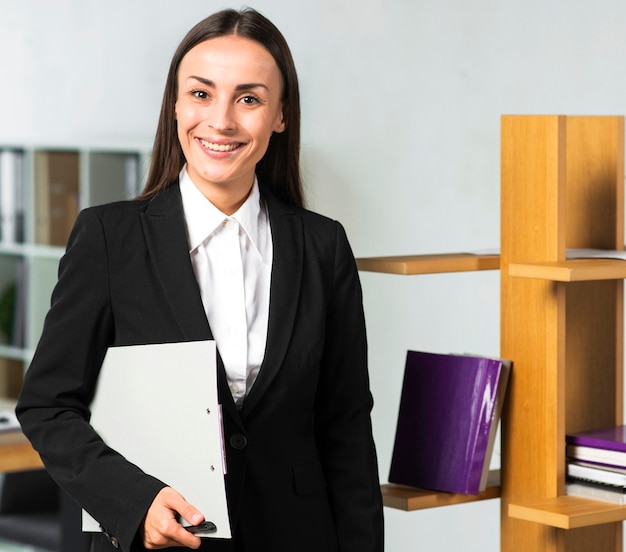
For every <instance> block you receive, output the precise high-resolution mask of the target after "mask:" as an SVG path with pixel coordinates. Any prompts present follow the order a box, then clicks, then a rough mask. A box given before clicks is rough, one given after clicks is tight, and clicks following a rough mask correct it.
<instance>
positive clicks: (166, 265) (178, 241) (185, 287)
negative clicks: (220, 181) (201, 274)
mask: <svg viewBox="0 0 626 552" xmlns="http://www.w3.org/2000/svg"><path fill="white" fill-rule="evenodd" d="M142 223H143V229H144V233H145V236H146V242H147V246H148V250H149V252H150V256H151V258H152V260H153V264H152V268H153V270H154V272H155V273H156V275H157V277H158V278H159V281H160V282H161V285H162V286H163V291H164V293H165V296H166V297H167V300H168V303H169V307H170V309H171V311H172V313H173V314H174V318H175V320H176V323H177V325H178V327H179V328H180V330H181V332H182V335H183V336H184V339H185V340H187V341H201V340H207V339H213V334H212V332H211V328H210V327H209V323H208V321H207V318H206V313H205V312H204V306H203V304H202V297H201V295H200V288H199V287H198V283H197V281H196V277H195V274H194V272H193V266H192V264H191V259H190V257H189V244H188V240H187V231H186V226H185V219H184V213H183V207H182V199H181V196H180V188H179V187H178V183H176V184H172V185H171V186H169V187H168V188H167V189H166V190H164V191H163V192H161V193H160V194H158V195H157V196H155V197H154V198H153V200H152V201H151V202H150V204H149V205H148V207H147V209H146V211H145V212H144V213H142ZM217 373H218V378H217V379H218V391H219V396H220V401H221V403H222V408H223V409H224V410H225V411H227V412H228V413H230V414H231V416H232V417H233V418H234V419H235V420H237V421H238V422H239V423H240V417H239V414H238V412H237V408H236V406H235V403H234V401H233V398H232V395H231V393H230V390H229V389H228V383H227V380H226V372H225V370H224V364H223V362H222V359H221V358H220V356H219V354H218V358H217Z"/></svg>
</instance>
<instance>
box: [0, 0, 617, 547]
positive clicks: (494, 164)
mask: <svg viewBox="0 0 626 552" xmlns="http://www.w3.org/2000/svg"><path fill="white" fill-rule="evenodd" d="M225 2H226V0H224V3H223V2H222V1H220V2H200V1H198V0H177V1H176V2H170V1H168V0H150V1H147V0H135V1H133V2H130V1H129V0H107V2H96V1H94V0H20V1H19V2H17V1H15V0H0V79H1V82H2V86H0V143H10V144H14V143H22V142H26V143H44V144H57V143H58V144H83V143H84V144H103V143H104V144H111V143H113V144H115V143H120V144H128V143H132V144H135V143H136V144H144V145H146V146H149V144H150V142H151V140H152V136H153V132H154V128H155V123H156V118H157V114H158V109H159V105H160V99H161V93H162V88H163V83H164V78H165V72H166V69H167V66H168V64H169V58H170V56H171V54H172V53H173V50H174V48H175V47H176V45H177V44H178V42H179V40H180V38H181V37H182V35H183V34H184V32H186V30H187V29H188V28H189V27H190V26H191V25H192V24H193V23H195V22H196V21H197V20H199V19H200V18H202V17H204V16H205V15H208V13H210V12H212V11H215V10H216V9H219V8H222V7H225V6H226V4H225ZM252 5H253V6H254V7H256V8H257V9H259V10H261V11H262V12H264V13H265V14H266V15H268V16H269V17H270V18H271V19H272V20H274V22H275V23H276V24H277V25H278V26H279V27H280V28H281V29H282V30H283V32H284V34H285V35H286V37H287V39H288V41H289V42H290V44H291V46H292V50H293V53H294V56H295V58H296V63H297V65H298V68H299V73H300V78H301V85H302V101H303V113H304V120H303V157H304V172H305V176H306V180H307V190H308V197H309V203H310V206H311V207H313V208H314V209H316V210H318V211H321V212H323V213H325V214H328V215H330V216H332V217H336V218H338V219H339V220H341V221H342V222H343V223H344V224H345V226H346V228H347V231H348V234H349V236H350V239H351V242H352V245H353V248H354V251H355V254H356V255H357V256H372V255H392V254H403V253H429V252H451V251H466V250H472V249H478V248H484V247H493V246H498V244H499V117H500V115H501V114H505V113H529V114H542V113H549V114H555V113H564V114H624V113H626V74H625V72H624V65H625V64H626V27H625V25H624V21H626V3H624V2H622V1H621V0H595V1H594V2H590V1H585V0H568V1H565V0H560V1H559V0H501V1H498V0H473V1H472V2H467V1H464V0H317V1H316V2H302V1H299V0H298V1H296V0H258V1H257V2H256V3H253V4H252ZM233 7H240V5H239V4H234V5H233ZM362 281H363V287H364V293H365V308H366V315H367V322H368V330H369V340H370V351H371V354H370V362H371V377H372V386H373V393H374V397H375V401H376V405H375V410H374V426H375V437H376V441H377V444H378V450H379V457H380V470H381V478H382V479H383V480H384V479H386V476H387V472H388V469H389V461H390V456H391V446H392V442H393V433H394V429H395V417H396V413H397V407H398V400H399V393H400V385H401V378H402V371H403V365H404V358H405V354H406V350H407V349H409V348H414V349H420V348H421V349H425V350H430V351H441V352H448V351H457V352H476V353H484V354H498V350H499V329H498V318H499V313H498V310H499V301H498V293H499V290H498V274H497V272H490V273H482V274H450V275H443V276H424V277H402V276H385V275H377V274H367V273H364V274H363V276H362ZM497 461H498V459H497V458H496V463H497ZM386 519H387V549H388V550H389V551H391V552H405V551H409V550H411V551H412V550H442V551H445V550H463V551H464V552H473V551H481V552H484V551H496V550H498V548H499V529H498V524H499V521H498V520H499V501H491V502H486V503H481V504H477V505H463V506H454V507H451V508H445V509H438V510H431V511H422V512H414V513H404V512H397V511H392V510H387V511H386Z"/></svg>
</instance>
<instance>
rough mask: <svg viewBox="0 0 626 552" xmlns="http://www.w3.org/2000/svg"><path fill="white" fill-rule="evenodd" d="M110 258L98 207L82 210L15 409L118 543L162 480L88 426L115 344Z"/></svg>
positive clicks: (65, 483) (133, 529)
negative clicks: (101, 376)
mask: <svg viewBox="0 0 626 552" xmlns="http://www.w3.org/2000/svg"><path fill="white" fill-rule="evenodd" d="M110 270H111V267H110V265H109V257H108V254H107V248H106V236H105V232H104V228H103V225H102V222H101V220H100V217H99V216H98V211H97V210H95V209H87V210H85V211H83V212H82V213H81V214H80V215H79V217H78V219H77V221H76V224H75V226H74V229H73V231H72V234H71V236H70V239H69V242H68V247H67V251H66V253H65V255H64V257H63V258H62V260H61V262H60V265H59V279H58V282H57V285H56V287H55V289H54V291H53V294H52V301H51V308H50V310H49V312H48V314H47V316H46V319H45V323H44V328H43V332H42V336H41V338H40V341H39V344H38V346H37V348H36V351H35V354H34V357H33V360H32V363H31V365H30V367H29V368H28V370H27V373H26V376H25V381H24V385H23V389H22V392H21V395H20V398H19V401H18V406H17V410H16V412H17V415H18V418H19V421H20V423H21V425H22V429H23V431H24V433H25V434H26V436H27V437H28V438H29V439H30V441H31V442H32V444H33V446H34V448H35V449H36V450H37V451H38V452H39V454H40V455H41V458H42V460H43V462H44V464H45V466H46V468H47V469H48V471H49V473H50V474H51V476H52V477H53V478H54V479H55V480H56V481H57V483H58V484H59V485H60V486H61V487H62V488H63V489H64V490H65V491H66V492H67V493H68V494H69V495H71V496H72V497H73V498H74V499H75V500H76V501H77V502H78V503H79V504H80V506H81V507H83V508H84V509H85V510H87V511H88V512H89V513H90V514H91V515H92V516H93V517H94V518H96V519H97V520H98V522H99V523H100V525H101V526H102V528H103V531H104V532H105V533H106V534H107V536H108V537H109V538H110V539H111V540H112V539H115V540H116V541H117V542H118V544H119V547H120V548H121V549H122V550H125V551H130V550H131V546H132V541H133V539H134V537H135V535H136V533H137V530H138V528H139V526H140V524H141V522H142V519H143V517H144V516H145V513H146V511H147V509H148V507H149V505H150V504H151V502H152V500H153V499H154V497H155V496H156V494H157V493H158V491H159V490H160V489H161V488H162V487H163V486H164V484H163V483H162V482H160V481H158V480H156V479H154V478H152V477H151V476H148V475H146V474H144V473H143V472H142V471H141V470H140V469H139V468H138V467H136V466H134V465H132V464H131V463H129V462H127V461H126V460H125V459H124V458H123V457H121V456H120V455H119V454H117V453H116V452H115V451H113V450H112V449H110V448H109V447H107V446H106V444H105V443H104V442H103V441H102V440H101V439H100V437H99V436H98V435H97V434H96V432H95V431H94V430H93V428H92V427H91V426H90V425H89V415H90V413H89V404H90V402H91V399H92V398H93V395H94V391H95V386H96V382H97V378H98V373H99V370H100V366H101V363H102V360H103V358H104V355H105V353H106V350H107V348H108V346H109V345H111V344H112V343H113V340H114V336H115V323H114V318H113V315H112V308H111V302H110V294H109V273H110Z"/></svg>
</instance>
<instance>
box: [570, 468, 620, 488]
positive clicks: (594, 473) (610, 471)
mask: <svg viewBox="0 0 626 552" xmlns="http://www.w3.org/2000/svg"><path fill="white" fill-rule="evenodd" d="M567 475H568V476H569V477H573V478H575V479H581V480H583V481H593V482H596V483H603V484H605V485H614V486H616V487H626V470H623V469H622V470H620V469H619V468H611V467H604V466H599V465H594V464H591V463H586V462H568V463H567Z"/></svg>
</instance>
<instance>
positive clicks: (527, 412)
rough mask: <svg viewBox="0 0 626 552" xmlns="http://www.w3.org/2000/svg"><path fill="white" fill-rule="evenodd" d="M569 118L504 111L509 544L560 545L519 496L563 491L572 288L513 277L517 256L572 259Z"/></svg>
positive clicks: (549, 550)
mask: <svg viewBox="0 0 626 552" xmlns="http://www.w3.org/2000/svg"><path fill="white" fill-rule="evenodd" d="M565 130H566V129H565V118H564V117H558V116H541V117H530V116H511V117H503V118H502V145H501V147H502V158H501V171H502V210H501V217H502V221H501V225H502V234H501V256H500V272H501V311H502V312H501V327H502V330H501V348H502V355H503V356H504V357H508V358H511V359H512V360H513V362H514V365H513V371H512V374H511V380H510V387H509V394H508V398H507V405H506V411H505V413H504V419H503V429H502V447H503V454H502V456H503V470H502V472H503V478H502V514H503V515H502V529H501V540H502V550H503V551H504V552H512V551H518V550H524V551H528V552H532V551H535V550H537V551H539V550H542V551H545V552H557V550H559V548H558V539H557V537H556V530H555V529H553V528H550V527H547V526H544V525H541V524H536V523H530V522H526V521H521V520H516V519H511V518H509V517H508V515H507V508H508V504H509V503H510V502H513V501H515V502H523V501H529V500H534V499H540V498H545V497H550V496H556V495H557V493H558V490H559V489H558V482H559V476H562V474H563V464H564V452H563V446H562V444H561V443H559V444H558V445H557V436H558V435H559V434H560V433H562V431H563V426H564V410H565V406H564V403H563V401H561V400H559V399H560V398H563V395H564V390H563V389H564V375H563V374H564V372H563V362H564V358H565V354H564V352H565V339H564V336H565V293H564V292H565V289H564V286H563V284H558V283H554V282H547V281H543V280H533V279H525V278H511V277H509V275H508V267H509V264H510V263H511V262H541V261H558V260H563V259H564V258H565V217H564V213H565V206H566V205H565V188H564V182H565V162H564V160H565Z"/></svg>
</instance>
